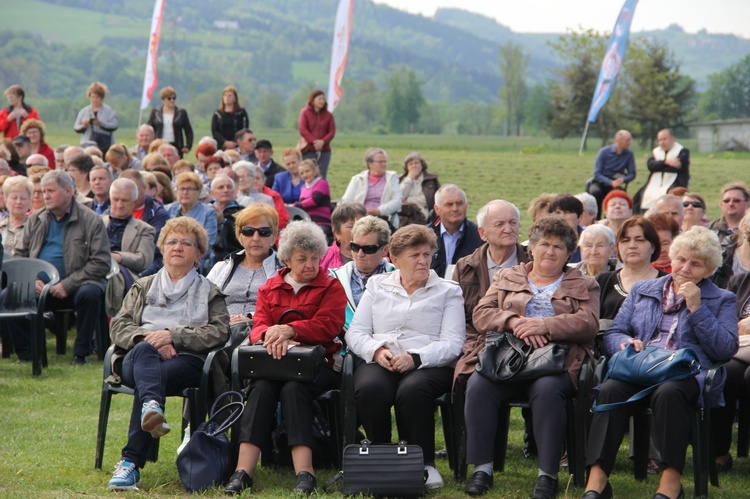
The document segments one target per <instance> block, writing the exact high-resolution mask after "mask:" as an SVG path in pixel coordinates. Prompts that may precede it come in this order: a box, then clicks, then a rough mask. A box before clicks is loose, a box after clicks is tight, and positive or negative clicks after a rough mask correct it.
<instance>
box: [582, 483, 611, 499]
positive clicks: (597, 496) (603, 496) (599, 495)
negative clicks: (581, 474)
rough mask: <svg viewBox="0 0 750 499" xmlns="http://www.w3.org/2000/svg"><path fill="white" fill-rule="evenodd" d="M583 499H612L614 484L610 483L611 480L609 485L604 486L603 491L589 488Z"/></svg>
mask: <svg viewBox="0 0 750 499" xmlns="http://www.w3.org/2000/svg"><path fill="white" fill-rule="evenodd" d="M581 499H612V485H610V483H609V482H607V485H606V486H605V487H604V490H602V491H601V492H596V491H594V490H587V491H586V492H585V493H584V494H583V496H581Z"/></svg>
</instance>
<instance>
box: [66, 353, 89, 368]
mask: <svg viewBox="0 0 750 499" xmlns="http://www.w3.org/2000/svg"><path fill="white" fill-rule="evenodd" d="M88 363H89V359H87V358H86V357H82V356H81V355H74V356H73V361H72V362H71V363H70V365H71V366H85V365H86V364H88Z"/></svg>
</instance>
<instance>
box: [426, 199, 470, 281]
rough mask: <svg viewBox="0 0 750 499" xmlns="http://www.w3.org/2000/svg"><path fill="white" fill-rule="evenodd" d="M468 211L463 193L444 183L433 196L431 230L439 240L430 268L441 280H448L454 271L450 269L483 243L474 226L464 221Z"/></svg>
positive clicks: (468, 221)
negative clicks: (433, 211) (434, 215)
mask: <svg viewBox="0 0 750 499" xmlns="http://www.w3.org/2000/svg"><path fill="white" fill-rule="evenodd" d="M467 208H468V201H467V199H466V193H465V192H464V191H463V189H461V188H460V187H459V186H457V185H455V184H445V185H444V186H442V187H441V188H440V189H438V190H437V192H436V193H435V214H436V215H437V218H436V220H435V222H434V223H433V224H432V229H433V230H434V231H435V235H436V236H437V239H438V252H437V255H436V256H435V258H433V259H432V266H431V268H432V269H433V270H435V272H437V274H438V275H439V276H440V277H445V276H446V275H447V276H448V278H450V276H452V275H453V269H449V267H450V266H451V265H455V264H456V263H457V262H458V260H460V259H461V258H463V257H465V256H467V255H470V254H472V253H473V252H474V250H475V249H477V248H478V247H479V246H480V245H481V244H482V239H481V238H480V237H479V231H478V230H477V226H476V224H474V222H472V221H470V220H469V219H467V218H466V209H467ZM446 271H448V273H447V274H446Z"/></svg>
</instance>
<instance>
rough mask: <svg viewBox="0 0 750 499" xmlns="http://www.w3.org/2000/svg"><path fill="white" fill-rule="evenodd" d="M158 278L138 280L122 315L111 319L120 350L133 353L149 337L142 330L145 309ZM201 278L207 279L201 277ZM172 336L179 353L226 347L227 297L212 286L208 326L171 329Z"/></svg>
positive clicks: (111, 334) (149, 277)
mask: <svg viewBox="0 0 750 499" xmlns="http://www.w3.org/2000/svg"><path fill="white" fill-rule="evenodd" d="M156 275H157V274H154V275H150V276H148V277H143V278H141V279H138V280H137V281H136V282H135V283H134V284H133V286H132V287H131V288H130V291H128V294H127V295H126V296H125V300H124V301H123V303H122V308H121V309H120V312H119V313H118V314H117V316H116V317H115V318H114V319H112V324H111V326H110V337H111V338H112V343H114V344H115V345H117V346H118V347H120V348H124V349H125V350H130V349H131V348H133V347H134V346H135V344H136V343H138V342H140V341H141V340H142V339H143V336H144V335H145V334H146V333H147V331H146V330H145V329H143V328H142V327H141V323H142V317H143V309H144V308H145V306H146V295H147V294H148V290H149V289H151V285H152V284H153V282H154V279H155V278H156ZM200 278H201V279H205V277H202V276H201V277H200ZM169 332H170V333H172V343H173V344H174V348H175V350H177V352H178V353H181V352H190V353H195V354H199V355H205V354H207V353H208V352H210V351H211V350H213V349H214V348H217V347H220V346H222V345H224V344H225V343H226V341H227V338H229V312H227V306H226V304H225V303H224V295H223V294H222V293H221V292H220V291H219V289H218V288H217V287H216V286H215V285H214V284H213V283H211V291H210V292H209V294H208V324H206V325H205V326H201V327H197V328H192V327H182V326H180V327H174V328H169Z"/></svg>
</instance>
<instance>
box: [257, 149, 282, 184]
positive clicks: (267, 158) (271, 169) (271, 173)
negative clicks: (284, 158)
mask: <svg viewBox="0 0 750 499" xmlns="http://www.w3.org/2000/svg"><path fill="white" fill-rule="evenodd" d="M255 157H256V158H257V159H258V166H260V167H261V168H262V169H263V175H265V176H266V187H268V188H269V189H270V188H271V187H273V179H274V177H275V176H276V174H277V173H281V172H285V171H286V169H284V167H283V166H281V165H280V164H278V163H277V162H276V161H274V160H273V146H272V145H271V142H270V141H268V140H265V139H261V140H259V141H258V143H257V144H256V145H255Z"/></svg>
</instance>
